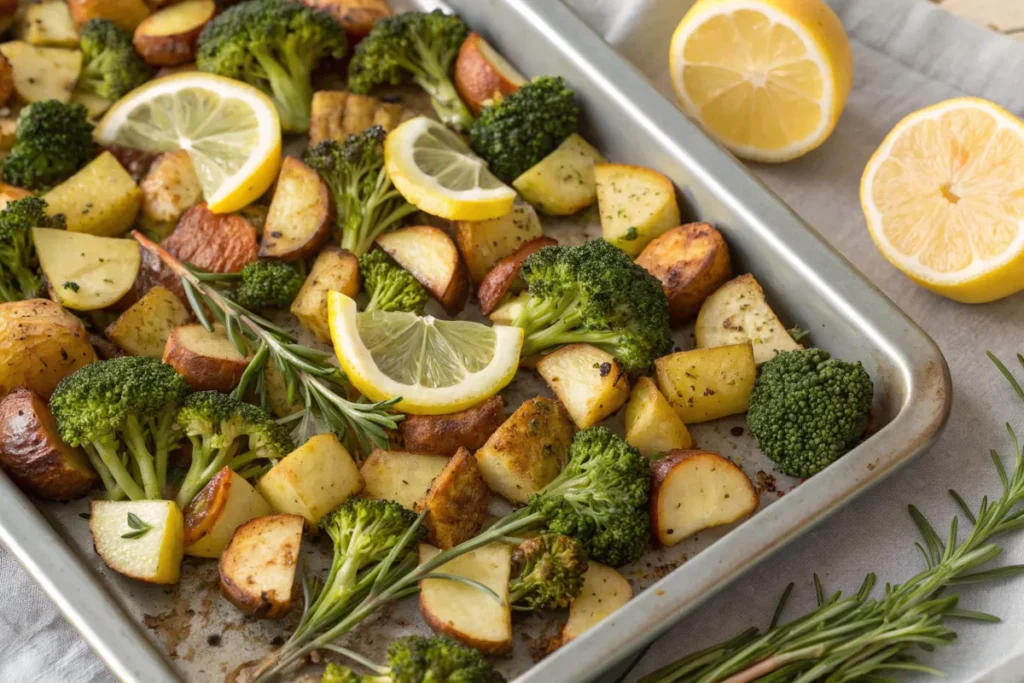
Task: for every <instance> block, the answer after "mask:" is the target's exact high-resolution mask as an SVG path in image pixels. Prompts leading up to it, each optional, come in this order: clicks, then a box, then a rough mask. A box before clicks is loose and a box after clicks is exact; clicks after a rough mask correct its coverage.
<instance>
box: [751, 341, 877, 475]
mask: <svg viewBox="0 0 1024 683" xmlns="http://www.w3.org/2000/svg"><path fill="white" fill-rule="evenodd" d="M872 392H873V385H872V383H871V377H870V376H869V375H868V373H867V371H866V370H865V369H864V367H863V366H862V365H861V364H860V362H857V363H848V362H846V361H841V360H836V359H835V358H832V357H831V356H830V355H829V354H828V353H827V352H825V351H822V350H821V349H803V350H800V351H783V352H781V353H779V354H778V355H777V356H775V357H774V358H773V359H771V360H770V361H768V362H767V363H765V364H764V365H763V366H761V375H760V376H759V377H758V378H757V382H756V383H755V384H754V391H753V393H752V394H751V395H750V407H749V408H748V410H747V425H748V426H749V428H750V432H751V434H753V435H754V437H755V438H756V439H757V444H758V446H759V447H760V448H761V450H762V451H763V452H764V454H765V455H767V456H768V457H769V458H771V459H772V460H773V461H774V462H775V464H776V466H777V467H778V468H779V471H780V472H782V473H784V474H788V475H789V476H791V477H810V476H811V475H813V474H817V473H818V472H820V471H821V470H823V469H825V467H827V466H828V465H830V464H831V463H833V462H835V461H836V460H837V459H838V458H839V457H840V456H841V455H843V454H844V453H845V452H846V451H848V450H849V449H850V448H851V447H852V446H853V444H854V443H855V442H856V441H857V440H858V439H860V438H861V437H862V436H863V435H864V431H865V430H866V429H867V426H868V418H869V415H870V412H871V399H872Z"/></svg>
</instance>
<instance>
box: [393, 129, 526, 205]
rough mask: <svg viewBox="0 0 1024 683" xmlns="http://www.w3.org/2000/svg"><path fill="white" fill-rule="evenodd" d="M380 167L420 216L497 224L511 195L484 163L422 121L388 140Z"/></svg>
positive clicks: (456, 139)
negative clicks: (427, 215)
mask: <svg viewBox="0 0 1024 683" xmlns="http://www.w3.org/2000/svg"><path fill="white" fill-rule="evenodd" d="M384 161H385V166H386V168H387V172H388V176H390V177H391V182H392V183H394V184H395V187H396V188H397V189H398V191H399V192H401V193H402V196H403V197H405V199H406V200H407V201H408V202H409V203H410V204H413V205H414V206H416V208H418V209H420V210H421V211H426V212H427V213H429V214H430V215H432V216H439V217H441V218H447V219H448V220H453V221H482V220H487V219H489V218H500V217H502V216H504V215H506V214H507V213H508V212H509V211H511V210H512V202H513V201H515V198H516V193H515V190H513V189H512V188H510V187H509V186H507V185H505V184H504V183H503V182H501V181H500V180H498V179H497V178H496V177H495V176H494V174H492V173H491V172H490V171H489V170H487V164H486V163H485V162H484V160H483V159H481V158H480V157H478V156H476V155H475V154H473V150H471V149H470V148H469V145H467V144H466V142H465V141H464V140H463V139H462V138H461V137H459V136H458V135H457V134H455V133H453V132H452V131H450V130H448V129H447V128H445V127H444V126H443V125H442V124H440V123H438V122H437V121H434V120H432V119H428V118H427V117H425V116H420V117H418V118H415V119H410V120H408V121H406V122H405V123H403V124H402V125H400V126H399V127H398V128H396V129H394V130H393V131H391V133H390V134H388V137H387V139H386V140H385V141H384Z"/></svg>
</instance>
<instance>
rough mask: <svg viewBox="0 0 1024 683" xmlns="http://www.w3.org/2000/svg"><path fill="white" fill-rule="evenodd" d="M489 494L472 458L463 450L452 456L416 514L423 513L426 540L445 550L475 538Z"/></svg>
mask: <svg viewBox="0 0 1024 683" xmlns="http://www.w3.org/2000/svg"><path fill="white" fill-rule="evenodd" d="M488 498H490V490H489V489H488V488H487V484H486V483H485V482H484V478H483V476H482V475H481V474H480V468H479V467H478V466H477V464H476V458H474V457H473V454H472V453H470V452H469V451H468V450H467V449H465V448H460V449H459V451H458V452H457V453H456V454H455V455H454V456H452V459H451V460H449V461H448V464H447V465H446V466H445V468H444V469H443V470H441V474H439V475H437V478H436V479H434V481H433V483H432V484H431V485H430V490H429V491H427V495H426V496H425V497H424V498H423V500H421V501H419V502H418V503H416V506H415V510H416V512H423V511H424V510H426V512H427V514H426V517H424V519H423V525H424V526H425V527H426V528H427V534H428V540H429V541H430V542H431V543H433V544H434V545H436V546H437V547H439V548H442V549H444V550H448V549H449V548H454V547H455V546H457V545H458V544H460V543H462V542H463V541H468V540H469V539H470V538H472V537H473V536H475V535H476V534H477V533H478V532H479V531H480V529H481V528H483V525H484V518H485V517H486V516H487V500H488Z"/></svg>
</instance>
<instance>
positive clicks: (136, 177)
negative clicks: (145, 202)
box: [101, 142, 160, 183]
mask: <svg viewBox="0 0 1024 683" xmlns="http://www.w3.org/2000/svg"><path fill="white" fill-rule="evenodd" d="M101 149H102V150H103V151H104V152H110V153H111V154H113V155H114V158H115V159H117V162H118V163H119V164H121V166H122V167H123V168H124V170H126V171H128V175H130V176H131V177H132V180H133V181H135V182H136V183H141V182H142V179H143V178H145V177H146V174H147V173H149V167H150V166H152V165H153V163H154V162H155V161H156V160H157V159H158V158H160V155H159V154H158V153H156V152H147V151H146V150H143V149H136V148H134V147H125V146H124V145H119V144H117V143H116V142H111V143H108V144H106V145H103V146H102V147H101Z"/></svg>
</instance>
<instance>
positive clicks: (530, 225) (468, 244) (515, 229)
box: [455, 199, 542, 285]
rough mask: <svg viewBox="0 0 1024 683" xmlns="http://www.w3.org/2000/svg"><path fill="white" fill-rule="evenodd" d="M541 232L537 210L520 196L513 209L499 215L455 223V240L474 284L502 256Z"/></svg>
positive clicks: (520, 246)
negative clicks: (483, 219)
mask: <svg viewBox="0 0 1024 683" xmlns="http://www.w3.org/2000/svg"><path fill="white" fill-rule="evenodd" d="M541 235H542V230H541V225H540V219H539V218H537V212H536V211H535V210H534V208H533V207H532V206H530V205H529V204H527V203H526V202H525V201H522V200H521V199H517V200H516V203H515V204H514V205H513V206H512V211H510V212H509V213H507V214H505V215H504V216H502V217H501V218H492V219H490V220H487V221H456V222H455V243H456V244H457V245H458V247H459V253H460V254H462V259H463V260H464V261H465V262H466V268H467V269H468V270H469V276H470V278H471V279H472V280H473V284H474V285H479V284H480V283H481V282H483V279H484V277H485V276H486V275H487V273H488V272H490V270H491V269H492V268H494V266H495V264H497V263H498V262H499V261H500V260H501V259H503V258H505V257H507V256H509V255H510V254H513V253H515V252H516V250H517V249H520V248H522V247H523V246H524V245H526V244H528V243H529V242H530V241H531V240H536V239H538V238H540V237H541Z"/></svg>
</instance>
